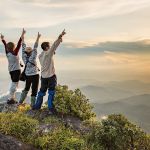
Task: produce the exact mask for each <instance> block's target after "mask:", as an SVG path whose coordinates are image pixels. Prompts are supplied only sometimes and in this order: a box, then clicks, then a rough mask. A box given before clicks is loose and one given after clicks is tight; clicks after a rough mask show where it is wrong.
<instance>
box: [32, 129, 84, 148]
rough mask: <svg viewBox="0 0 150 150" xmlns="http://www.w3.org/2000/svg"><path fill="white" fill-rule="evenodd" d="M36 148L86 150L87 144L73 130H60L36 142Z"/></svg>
mask: <svg viewBox="0 0 150 150" xmlns="http://www.w3.org/2000/svg"><path fill="white" fill-rule="evenodd" d="M35 145H36V147H39V148H42V150H47V149H50V150H85V147H86V146H85V142H84V140H83V139H82V138H81V137H80V136H79V135H76V134H75V133H74V132H73V131H72V130H69V129H65V128H59V129H56V130H54V131H52V132H50V133H48V134H46V135H43V136H39V137H38V138H37V139H36V140H35Z"/></svg>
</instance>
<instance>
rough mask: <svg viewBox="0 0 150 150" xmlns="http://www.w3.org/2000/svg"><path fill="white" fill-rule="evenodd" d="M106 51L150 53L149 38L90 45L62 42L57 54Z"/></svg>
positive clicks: (82, 53) (99, 52) (100, 52)
mask: <svg viewBox="0 0 150 150" xmlns="http://www.w3.org/2000/svg"><path fill="white" fill-rule="evenodd" d="M107 52H109V53H110V52H116V53H126V54H144V53H145V54H149V53H150V40H148V39H147V40H141V41H132V42H124V41H111V42H102V43H98V44H94V45H90V46H86V44H85V45H84V44H83V43H68V44H65V45H64V44H63V46H62V48H61V50H60V51H58V54H60V55H63V56H65V55H66V56H68V55H75V56H76V55H78V56H79V55H84V56H85V55H95V54H103V53H107Z"/></svg>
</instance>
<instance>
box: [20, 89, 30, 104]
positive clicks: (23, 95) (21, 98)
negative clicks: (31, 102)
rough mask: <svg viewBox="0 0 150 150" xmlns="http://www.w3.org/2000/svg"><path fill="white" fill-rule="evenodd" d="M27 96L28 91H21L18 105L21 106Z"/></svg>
mask: <svg viewBox="0 0 150 150" xmlns="http://www.w3.org/2000/svg"><path fill="white" fill-rule="evenodd" d="M27 94H28V91H25V90H23V91H22V93H21V96H20V100H19V103H20V104H22V103H23V102H24V100H25V99H26V97H27Z"/></svg>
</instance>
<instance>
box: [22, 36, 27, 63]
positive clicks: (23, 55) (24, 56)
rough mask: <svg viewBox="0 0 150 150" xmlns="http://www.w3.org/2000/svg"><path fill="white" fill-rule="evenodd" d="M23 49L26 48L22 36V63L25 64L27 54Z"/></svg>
mask: <svg viewBox="0 0 150 150" xmlns="http://www.w3.org/2000/svg"><path fill="white" fill-rule="evenodd" d="M25 50H26V44H25V42H24V37H23V38H22V60H23V62H24V64H26V61H27V60H26V56H27V54H26V52H25Z"/></svg>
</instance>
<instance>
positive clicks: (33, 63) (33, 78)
mask: <svg viewBox="0 0 150 150" xmlns="http://www.w3.org/2000/svg"><path fill="white" fill-rule="evenodd" d="M40 37H41V34H40V33H39V32H38V35H37V38H36V41H35V44H34V47H33V49H32V48H31V47H26V44H25V42H24V38H23V42H22V59H23V62H24V64H25V70H24V73H25V77H26V80H25V88H24V89H23V91H22V93H21V97H20V101H19V105H20V104H22V103H23V102H24V101H25V99H26V97H27V94H28V92H29V90H30V87H31V88H32V92H31V107H33V105H34V104H35V101H36V95H37V91H38V85H39V68H38V67H37V48H38V44H39V39H40Z"/></svg>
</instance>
